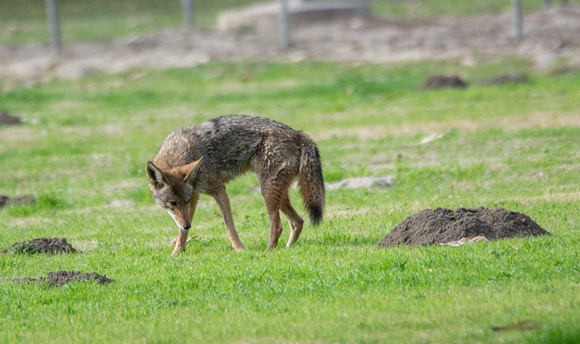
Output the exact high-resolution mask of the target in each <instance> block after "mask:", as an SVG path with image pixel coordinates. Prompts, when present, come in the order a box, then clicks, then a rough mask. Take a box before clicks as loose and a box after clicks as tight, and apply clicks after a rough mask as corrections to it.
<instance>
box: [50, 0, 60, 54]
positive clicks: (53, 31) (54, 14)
mask: <svg viewBox="0 0 580 344" xmlns="http://www.w3.org/2000/svg"><path fill="white" fill-rule="evenodd" d="M46 15H47V17H48V24H49V26H50V46H51V48H52V51H53V52H54V53H55V54H57V55H60V54H61V53H62V41H61V39H60V23H59V21H58V6H57V0H46Z"/></svg>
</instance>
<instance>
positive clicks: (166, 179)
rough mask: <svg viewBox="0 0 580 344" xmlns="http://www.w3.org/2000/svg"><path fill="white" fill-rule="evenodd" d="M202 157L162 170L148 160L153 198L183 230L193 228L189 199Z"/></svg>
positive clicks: (147, 167) (148, 172)
mask: <svg viewBox="0 0 580 344" xmlns="http://www.w3.org/2000/svg"><path fill="white" fill-rule="evenodd" d="M201 159H203V158H201ZM201 159H199V160H197V161H194V162H192V163H190V164H187V165H183V166H180V167H175V168H172V169H169V170H161V169H159V168H158V167H157V166H155V165H154V164H153V163H152V162H151V161H148V162H147V165H146V167H145V170H146V171H147V176H148V177H149V188H150V189H151V192H152V193H153V194H152V198H153V200H154V201H155V203H157V205H158V206H159V207H160V208H161V209H165V210H166V211H167V213H168V214H169V215H171V217H172V218H173V220H174V221H175V223H177V225H178V226H179V228H180V229H183V230H188V229H189V228H191V219H190V217H189V201H190V200H191V196H192V193H193V186H192V185H193V181H194V180H195V176H196V174H197V171H198V170H199V163H200V162H201Z"/></svg>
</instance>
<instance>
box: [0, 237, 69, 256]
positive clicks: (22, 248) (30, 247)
mask: <svg viewBox="0 0 580 344" xmlns="http://www.w3.org/2000/svg"><path fill="white" fill-rule="evenodd" d="M76 252H77V250H76V249H75V248H74V247H73V246H72V245H71V244H69V243H68V242H67V241H66V238H37V239H32V240H30V241H20V242H15V243H14V244H12V245H10V246H8V247H7V248H6V249H4V250H2V251H0V253H2V254H7V253H15V254H35V253H48V254H58V253H76Z"/></svg>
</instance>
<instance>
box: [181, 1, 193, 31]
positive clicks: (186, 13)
mask: <svg viewBox="0 0 580 344" xmlns="http://www.w3.org/2000/svg"><path fill="white" fill-rule="evenodd" d="M181 3H182V5H183V19H184V20H185V26H187V27H188V28H190V29H192V28H193V0H182V1H181Z"/></svg>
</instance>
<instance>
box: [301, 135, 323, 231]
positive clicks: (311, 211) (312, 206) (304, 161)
mask: <svg viewBox="0 0 580 344" xmlns="http://www.w3.org/2000/svg"><path fill="white" fill-rule="evenodd" d="M308 141H309V142H308ZM308 141H307V143H306V144H305V145H304V146H303V148H302V154H301V155H300V170H299V172H298V175H299V180H298V186H299V187H300V194H301V195H302V199H303V201H304V206H305V207H306V209H307V210H308V215H309V217H310V221H312V223H313V224H314V225H318V224H319V223H320V222H321V221H322V213H323V211H324V179H323V177H322V165H321V163H320V153H318V148H317V147H316V145H315V144H314V142H312V141H310V140H308Z"/></svg>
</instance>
